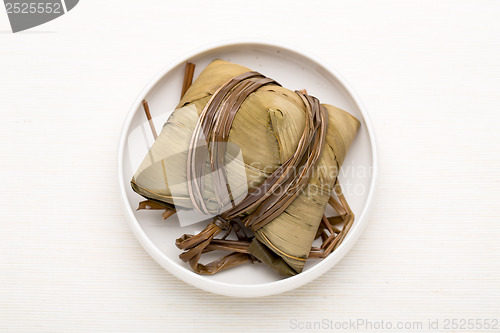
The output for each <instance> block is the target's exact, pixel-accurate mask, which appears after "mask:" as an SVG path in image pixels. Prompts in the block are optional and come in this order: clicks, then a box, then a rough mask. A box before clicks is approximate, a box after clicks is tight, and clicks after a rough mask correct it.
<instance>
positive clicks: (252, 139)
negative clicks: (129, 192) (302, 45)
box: [131, 60, 360, 275]
mask: <svg viewBox="0 0 500 333" xmlns="http://www.w3.org/2000/svg"><path fill="white" fill-rule="evenodd" d="M359 125H360V123H359V121H358V120H357V119H356V118H354V117H353V116H352V115H350V114H349V113H347V112H345V111H343V110H341V109H339V108H336V107H334V106H331V105H327V104H320V103H319V101H318V100H317V99H315V98H314V97H312V96H309V95H307V94H304V93H301V92H293V91H291V90H288V89H286V88H284V87H281V86H280V85H279V84H278V83H277V82H275V81H273V80H271V79H268V78H265V77H264V76H262V75H261V74H259V73H256V72H251V70H250V69H248V68H246V67H243V66H240V65H237V64H233V63H229V62H226V61H222V60H215V61H213V62H212V63H211V64H210V65H208V66H207V67H206V68H205V69H204V70H203V71H202V73H201V74H200V75H199V77H198V78H197V79H196V80H195V81H194V82H193V84H192V85H191V87H190V88H189V89H188V90H187V92H186V94H185V95H184V96H183V97H182V99H181V101H180V103H179V105H178V106H177V108H176V109H175V110H174V112H173V113H172V115H171V116H170V117H169V119H168V120H167V122H166V123H165V124H164V126H163V128H162V131H161V133H160V135H159V136H158V138H157V140H156V141H155V143H154V144H153V145H152V147H151V149H150V150H149V152H148V154H147V156H146V157H145V159H144V161H143V162H142V164H141V165H140V167H139V168H138V170H137V172H136V173H135V175H134V177H133V179H132V182H131V184H132V187H133V189H134V190H135V191H136V192H137V193H139V194H141V195H142V196H144V197H146V198H148V199H151V200H153V201H155V202H161V203H164V204H165V205H166V206H167V207H174V206H175V209H177V211H179V210H190V209H195V210H197V211H199V212H201V213H204V214H207V215H213V216H217V218H216V219H215V220H217V221H224V223H222V224H220V223H219V224H217V226H218V227H217V228H221V229H223V228H224V227H226V228H227V227H228V225H227V223H228V222H229V223H230V224H231V223H232V222H233V221H237V222H238V221H239V222H243V223H244V224H245V226H247V227H249V228H250V229H251V230H252V231H253V233H254V236H255V237H250V238H248V243H249V245H248V246H246V247H245V248H244V250H240V251H239V252H238V251H237V252H238V253H239V254H238V255H237V256H235V257H229V256H228V259H224V260H222V261H221V262H219V263H218V264H217V265H216V266H217V267H215V268H214V267H209V268H207V267H208V266H203V265H201V264H198V259H199V256H200V255H201V253H202V252H203V251H207V249H208V248H207V246H209V245H208V244H210V243H211V242H212V243H213V240H214V238H213V237H214V236H215V235H216V234H217V233H218V232H219V231H218V230H217V231H213V232H212V231H210V232H211V233H210V237H208V238H207V237H205V238H200V239H198V240H195V239H194V238H193V237H192V236H190V235H185V236H183V238H182V239H180V240H179V243H183V242H184V243H188V242H190V243H191V244H190V245H189V246H187V247H181V246H179V244H178V246H179V247H180V248H183V249H189V248H195V247H196V248H198V250H197V251H195V252H196V253H194V252H193V254H190V255H185V257H184V259H185V260H186V261H190V262H191V264H192V266H193V268H194V269H195V270H196V271H198V272H200V273H213V272H215V271H218V270H220V269H224V268H227V267H230V266H233V265H236V264H237V263H236V261H237V260H241V255H242V253H247V254H250V255H251V256H250V257H252V258H253V259H252V260H254V261H255V258H257V259H258V260H259V261H262V262H264V263H266V264H268V265H270V266H271V267H272V268H274V269H276V270H277V271H279V272H280V273H281V274H283V275H293V274H297V273H300V272H301V271H302V269H303V267H304V263H305V261H306V259H307V258H308V256H309V253H310V251H311V245H312V243H313V241H314V239H315V238H316V237H317V236H318V229H319V228H320V223H321V222H322V218H323V216H324V212H325V208H326V205H327V204H328V202H329V199H330V197H331V195H332V192H333V190H334V187H335V185H336V183H337V176H338V172H339V168H340V166H341V164H342V162H343V160H344V158H345V156H346V153H347V151H348V149H349V146H350V145H351V143H352V141H353V139H354V137H355V135H356V133H357V130H358V128H359ZM207 142H209V143H208V145H205V147H203V148H201V146H203V143H207ZM280 189H281V192H280V191H279V190H280ZM225 223H226V224H225ZM236 224H237V223H236ZM210 228H212V226H210ZM217 228H216V227H213V228H212V229H213V230H215V229H217ZM208 229H209V227H207V229H206V230H205V231H204V232H203V233H204V234H206V233H208ZM240 243H241V244H242V242H240ZM240 243H238V244H240ZM235 244H236V243H235ZM241 244H240V245H241ZM240 245H238V246H240ZM212 246H215V245H213V244H212ZM181 258H182V256H181ZM236 258H237V259H236ZM200 265H201V266H200Z"/></svg>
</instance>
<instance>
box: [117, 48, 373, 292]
mask: <svg viewBox="0 0 500 333" xmlns="http://www.w3.org/2000/svg"><path fill="white" fill-rule="evenodd" d="M250 45H255V46H264V47H274V48H279V49H282V50H284V51H287V52H292V53H296V54H298V55H299V56H301V57H304V58H306V59H308V60H310V61H311V62H313V63H316V64H318V65H319V66H321V67H322V68H324V69H325V70H327V71H328V72H329V74H331V75H332V76H333V77H334V78H335V79H336V80H337V81H338V82H339V83H340V84H341V85H342V86H343V87H344V89H345V90H346V91H347V93H348V94H349V95H350V97H351V98H352V100H353V101H354V103H355V104H356V105H357V107H358V109H359V111H360V113H361V115H362V116H363V120H364V125H365V127H366V130H367V132H368V137H369V141H370V144H371V151H372V156H371V158H372V164H373V165H372V178H371V181H370V189H369V192H368V196H367V199H366V202H365V204H364V206H363V209H362V211H361V213H360V214H359V216H358V217H357V218H356V220H357V223H355V224H354V225H353V226H352V228H351V230H350V231H349V232H348V233H347V235H346V238H345V239H344V241H343V242H342V243H341V245H340V246H339V247H338V248H337V249H336V250H335V256H332V255H330V256H329V257H328V258H326V259H324V260H322V261H321V262H320V263H318V264H316V265H315V266H314V267H312V268H311V269H309V270H306V271H303V272H302V273H300V274H297V275H295V276H292V277H289V278H286V279H282V280H278V281H273V282H266V283H261V284H255V285H235V284H230V283H227V282H221V281H216V280H211V279H208V278H206V277H205V276H203V275H199V274H196V273H195V272H193V271H190V270H188V269H186V268H184V267H182V266H180V265H178V264H177V263H175V262H174V261H173V260H172V259H170V258H169V257H167V256H166V255H164V254H163V253H162V252H161V251H160V250H159V249H158V248H157V247H156V245H155V244H154V243H153V242H152V241H151V240H150V239H149V237H148V236H147V235H146V233H145V231H144V230H143V229H142V227H141V226H140V224H139V222H138V221H137V219H136V218H135V216H134V213H133V210H132V207H130V205H129V203H128V200H127V195H126V190H125V183H124V182H123V163H122V161H123V153H124V148H125V142H126V137H127V133H128V130H129V128H130V124H131V122H132V119H133V117H134V116H135V113H136V110H137V109H138V107H139V106H140V104H141V102H142V100H143V99H144V97H145V96H146V95H147V93H148V92H149V91H150V90H151V89H152V88H153V87H154V86H155V85H156V84H157V83H158V82H159V80H161V79H162V78H163V77H164V76H165V75H167V74H168V72H170V71H171V70H172V69H173V68H175V67H177V66H179V65H181V64H183V63H185V62H187V61H188V60H189V59H191V58H193V57H196V56H198V55H201V54H203V53H205V52H209V51H213V50H215V49H219V48H225V47H231V46H250ZM377 176H378V160H377V146H376V141H375V134H374V130H373V126H372V123H371V119H370V117H369V115H368V112H367V111H366V108H365V107H364V105H363V103H362V102H361V100H360V99H359V97H358V96H357V94H356V93H355V91H354V90H353V88H352V87H351V86H350V85H349V83H348V82H347V81H346V80H345V79H344V78H343V77H342V76H341V75H340V74H339V73H338V72H337V71H336V70H335V69H333V68H332V67H331V66H330V65H328V64H327V63H325V62H324V61H322V60H321V59H319V58H317V57H316V56H313V55H311V54H309V53H308V52H306V51H304V50H301V49H300V48H297V47H294V46H291V45H288V44H285V43H282V42H277V41H270V40H263V39H236V40H235V39H231V40H225V41H219V42H215V43H210V44H207V45H205V46H202V47H199V48H197V49H195V50H193V51H191V52H189V53H187V54H185V55H183V56H181V57H179V58H177V59H176V60H175V61H173V62H171V63H170V64H168V65H166V66H165V67H163V68H162V69H161V70H160V71H159V72H158V73H157V74H156V75H155V76H154V77H153V78H152V79H151V80H150V81H149V82H148V83H147V85H146V86H145V87H144V88H143V89H142V90H141V92H140V93H139V94H138V96H137V98H136V99H135V101H134V103H133V104H132V106H131V108H130V109H129V111H128V114H127V117H126V119H125V121H124V124H123V127H122V131H121V134H120V141H119V145H118V185H119V189H120V199H121V200H120V201H121V203H122V209H123V211H124V213H125V216H126V217H127V222H128V225H129V227H130V229H131V230H132V232H133V233H134V235H135V236H136V238H137V239H138V240H139V243H140V244H141V245H142V247H143V248H144V249H145V250H146V252H148V253H149V255H150V256H151V257H152V258H153V259H154V260H155V261H156V262H157V263H158V264H159V265H160V266H162V267H163V268H164V269H165V270H167V271H168V272H169V273H171V274H173V275H174V276H176V277H177V278H178V279H180V280H182V281H184V282H186V283H188V284H190V285H192V286H194V287H196V288H200V289H202V290H205V291H208V292H212V293H215V294H219V295H225V296H234V297H262V296H269V295H275V294H279V293H283V292H286V291H289V290H292V289H295V288H298V287H301V286H303V285H305V284H307V283H309V282H311V281H313V280H314V279H316V278H318V277H319V276H321V275H323V274H324V273H326V272H327V271H328V270H330V269H331V268H332V267H334V266H335V265H336V264H337V263H338V262H339V261H340V260H341V259H342V258H343V257H344V256H345V255H346V254H347V252H348V251H349V250H350V249H351V248H352V246H353V245H354V244H355V243H356V241H357V240H358V238H359V236H360V235H361V233H362V232H363V230H364V228H365V227H366V224H367V215H368V212H369V210H370V207H371V204H372V201H373V196H374V193H375V187H376V182H377Z"/></svg>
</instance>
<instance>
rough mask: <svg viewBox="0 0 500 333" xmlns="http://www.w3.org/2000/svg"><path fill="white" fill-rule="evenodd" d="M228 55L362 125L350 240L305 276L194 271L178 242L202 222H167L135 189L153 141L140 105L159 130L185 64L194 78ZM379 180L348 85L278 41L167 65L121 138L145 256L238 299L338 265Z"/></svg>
mask: <svg viewBox="0 0 500 333" xmlns="http://www.w3.org/2000/svg"><path fill="white" fill-rule="evenodd" d="M216 58H221V59H224V60H228V61H231V62H235V63H238V64H241V65H244V66H246V67H248V68H250V69H253V70H256V71H259V72H261V73H263V74H264V75H266V76H268V77H271V78H273V79H275V80H276V81H278V82H280V83H281V84H282V85H283V86H284V87H287V88H289V89H292V90H295V89H303V88H305V89H307V92H308V93H309V94H311V95H313V96H316V97H318V98H319V100H320V101H321V102H322V103H327V104H333V105H336V106H338V107H340V108H342V109H344V110H347V111H348V112H350V113H351V114H353V115H354V116H356V117H357V118H358V119H359V120H360V121H361V128H360V131H359V133H358V135H357V137H356V139H355V141H354V143H353V145H352V146H351V149H350V150H349V153H348V155H347V157H346V159H345V161H344V164H343V166H342V169H341V174H340V177H339V180H340V183H341V185H342V187H343V190H344V193H345V196H346V198H347V200H348V202H349V205H350V206H351V208H352V210H353V211H354V213H355V216H356V220H355V222H354V224H353V226H352V228H351V230H350V231H349V233H348V235H347V237H346V238H345V239H344V241H343V243H342V244H341V245H340V246H339V247H338V248H337V249H336V250H335V252H333V253H332V254H331V255H329V256H328V257H327V258H326V259H324V260H321V261H320V260H308V263H307V264H306V267H305V269H304V271H303V272H302V273H300V274H298V275H296V276H293V277H289V278H281V277H280V276H278V275H277V274H275V273H274V272H273V271H272V270H271V269H269V268H267V267H265V265H259V264H255V265H252V264H245V265H241V266H239V267H235V268H232V269H229V270H226V271H222V272H219V273H217V274H215V275H213V276H202V275H198V274H196V273H194V272H192V271H191V269H190V268H189V267H188V265H187V264H186V263H184V262H182V261H181V260H180V259H179V257H178V256H179V254H180V250H179V249H177V248H176V246H175V239H176V238H178V237H180V235H182V234H184V233H197V232H199V231H201V230H202V229H203V225H200V224H194V225H190V226H186V227H183V228H181V227H180V226H179V224H178V222H177V221H176V220H175V218H170V219H169V220H167V221H163V220H162V218H161V212H160V211H144V210H143V211H136V208H137V205H138V203H139V201H141V200H144V198H142V197H140V196H139V195H137V194H136V193H135V192H133V191H132V189H131V187H130V179H131V178H132V175H133V173H134V172H135V170H136V169H137V167H138V166H139V164H140V163H141V161H142V159H143V158H144V156H145V155H146V153H147V151H148V149H149V147H150V146H151V144H152V143H153V137H152V135H151V131H150V129H149V125H148V123H147V121H146V118H145V115H144V112H143V110H142V106H141V101H142V100H143V99H144V98H145V99H147V100H148V102H149V106H150V109H151V114H152V117H153V121H154V123H155V125H156V128H157V130H159V129H160V128H161V126H162V125H163V123H164V122H165V121H166V120H167V118H168V116H169V114H170V113H171V112H172V111H173V109H174V107H175V106H176V105H177V103H178V101H179V96H180V90H181V86H182V78H183V75H184V66H185V63H186V62H188V61H189V62H193V63H195V64H196V71H195V78H196V76H197V75H198V74H199V73H200V71H201V70H203V68H205V66H206V65H208V64H209V63H210V62H211V61H212V60H213V59H216ZM376 175H377V155H376V147H375V141H374V135H373V130H372V126H371V124H370V121H369V119H368V115H367V113H366V110H365V109H364V107H363V105H362V104H361V102H360V101H359V99H358V98H357V97H356V95H355V93H354V91H353V90H352V88H350V87H349V85H348V84H347V82H346V81H345V80H344V79H343V78H342V77H341V76H340V75H339V74H338V73H337V72H336V71H335V70H333V69H332V68H331V67H329V66H328V65H327V64H325V63H324V62H322V61H321V60H319V59H317V58H315V57H313V56H311V55H308V54H306V53H305V52H303V51H301V50H299V49H296V48H293V47H290V46H284V45H282V44H280V43H275V42H272V43H271V42H262V41H237V42H224V43H218V44H215V45H210V46H209V47H205V48H203V49H200V50H197V51H196V52H193V53H191V54H188V55H187V56H185V57H183V58H181V59H179V60H178V61H176V62H175V63H173V64H171V65H169V66H167V67H166V68H164V69H163V70H161V71H160V73H159V74H158V75H157V76H156V77H154V78H153V79H152V80H151V82H150V83H149V84H148V85H147V86H146V87H145V88H144V90H143V91H142V93H140V94H139V96H138V97H137V100H136V101H135V103H134V105H133V106H132V108H131V109H130V111H129V114H128V116H127V119H126V121H125V124H124V126H123V132H122V134H121V138H120V145H119V151H118V181H119V186H120V194H121V199H122V202H123V208H124V212H125V216H126V217H127V220H128V222H129V225H130V228H131V229H132V231H133V232H134V234H135V235H136V237H137V239H138V240H139V242H140V243H141V244H142V246H143V247H144V248H145V249H146V251H147V252H148V253H149V254H150V255H151V256H152V257H153V258H154V259H155V260H156V261H157V262H158V263H159V264H160V265H161V266H163V267H164V268H165V269H166V270H167V271H169V272H170V273H172V274H173V275H175V276H176V277H178V278H179V279H181V280H183V281H185V282H187V283H189V284H191V285H193V286H195V287H198V288H201V289H204V290H206V291H210V292H213V293H217V294H222V295H228V296H239V297H256V296H266V295H272V294H278V293H281V292H284V291H288V290H291V289H294V288H297V287H300V286H302V285H304V284H306V283H308V282H310V281H312V280H314V279H315V278H317V277H318V276H320V275H321V274H323V273H325V272H326V271H327V270H329V269H330V268H332V267H333V266H335V264H337V263H338V262H339V261H340V259H342V257H343V256H344V255H345V254H346V253H347V251H349V249H350V248H351V247H352V246H353V245H354V243H355V242H356V240H357V239H358V237H359V235H360V234H361V232H362V231H363V228H364V226H365V224H366V215H367V212H368V208H369V206H370V202H371V201H372V197H373V193H374V187H375V180H376Z"/></svg>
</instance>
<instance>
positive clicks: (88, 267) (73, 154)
mask: <svg viewBox="0 0 500 333" xmlns="http://www.w3.org/2000/svg"><path fill="white" fill-rule="evenodd" d="M499 17H500V2H499V1H439V2H438V1H377V2H372V1H349V2H348V1H345V2H337V1H328V2H327V1H309V2H306V1H245V2H241V1H219V2H217V4H215V3H214V2H213V1H176V2H172V1H160V0H157V1H156V0H155V1H141V2H139V1H118V0H109V1H97V0H82V1H81V2H80V3H79V4H78V5H77V7H75V8H74V9H73V10H72V11H71V12H69V13H68V14H67V15H65V16H63V17H61V18H58V19H56V20H54V21H52V22H49V23H47V24H45V25H42V26H39V27H37V28H34V29H31V30H28V31H26V32H21V33H18V34H12V33H11V32H10V27H9V24H8V19H7V15H6V14H5V13H4V12H3V11H2V13H0V113H1V118H0V155H1V160H0V161H1V163H0V171H1V176H2V177H1V185H0V189H1V192H0V193H1V194H0V198H1V202H2V203H1V206H0V207H1V208H0V331H1V332H111V331H113V332H157V331H168V330H172V331H178V330H184V331H200V332H206V331H216V332H222V331H227V332H236V331H241V330H244V331H251V330H257V329H264V330H266V331H289V330H291V331H299V330H300V329H301V328H303V329H304V330H305V331H313V329H309V330H308V329H307V328H308V327H309V325H311V327H313V328H314V325H316V330H320V331H331V329H332V330H335V328H336V327H337V328H338V327H340V326H339V325H344V323H349V321H351V322H352V321H357V320H365V327H362V326H359V327H358V329H360V330H364V331H382V329H378V330H376V328H377V325H378V327H380V324H381V323H380V322H381V321H384V323H385V324H386V325H387V322H390V323H391V325H394V326H393V328H395V327H396V325H398V324H404V325H409V324H408V323H410V324H413V323H415V322H416V323H418V322H422V323H423V324H422V325H423V326H422V330H421V331H429V330H430V329H433V328H434V327H429V320H431V326H435V323H437V324H438V325H439V326H438V329H436V330H434V331H442V332H452V331H454V330H453V329H452V328H453V327H452V322H451V320H452V319H458V320H460V319H464V320H467V319H474V320H476V319H479V323H481V322H482V323H483V324H482V325H481V326H484V319H490V322H491V321H492V320H493V322H494V320H495V319H496V320H497V322H498V320H499V319H500V241H499V236H500V221H499V215H500V208H499V207H500V205H499V203H498V201H499V197H500V183H499V182H500V157H499V152H500V149H499V144H500V129H499V126H500V20H499ZM240 37H247V38H248V37H251V38H267V39H271V40H272V39H274V40H278V41H281V42H285V43H289V44H292V45H295V46H298V47H302V48H303V49H306V50H307V51H309V52H310V53H312V54H314V55H316V56H318V57H319V58H321V59H323V60H325V61H327V62H328V63H329V64H330V65H331V66H333V67H334V68H335V69H337V70H338V71H339V72H340V73H342V74H343V76H344V77H345V78H346V79H347V80H348V81H349V82H350V83H351V84H352V86H353V87H354V88H355V90H356V91H357V92H358V94H359V95H360V97H361V98H362V100H363V101H364V103H365V105H366V107H367V109H368V112H369V114H370V115H371V117H372V121H373V123H374V126H375V130H376V137H377V140H378V148H379V153H380V156H379V160H380V174H379V182H378V190H377V193H376V197H375V201H374V205H373V209H372V214H371V216H370V218H369V224H368V227H367V228H366V231H365V232H364V234H363V235H362V237H361V238H360V240H359V241H358V242H357V243H356V245H355V246H354V248H353V249H352V251H351V252H350V253H349V254H348V255H347V256H346V257H345V258H344V259H343V260H342V261H341V263H340V264H339V265H337V266H336V267H335V268H334V269H332V270H331V271H329V272H328V273H327V274H325V275H324V276H322V277H321V278H319V279H317V280H316V281H314V282H313V283H310V284H309V285H307V286H305V287H302V288H299V289H297V290H294V291H291V292H288V293H285V294H281V295H278V296H272V297H266V298H259V299H236V298H229V297H223V296H217V295H213V294H209V293H207V292H204V291H200V290H197V289H195V288H193V287H191V286H189V285H186V284H185V283H184V282H182V281H179V280H177V279H176V278H175V277H173V276H172V275H170V274H169V273H167V272H165V271H164V270H163V269H162V268H161V267H160V266H159V265H157V264H156V263H155V262H154V261H153V260H152V259H151V258H150V257H149V256H148V255H147V254H146V252H145V251H144V250H143V248H142V247H141V246H140V245H139V243H138V242H137V240H136V239H135V238H134V236H133V235H132V233H131V231H130V230H129V228H128V226H127V223H126V221H125V218H124V216H123V214H122V212H121V209H120V202H119V196H118V190H117V182H116V158H117V144H118V139H119V135H120V131H121V127H122V123H123V121H124V119H125V117H126V114H127V111H128V109H129V107H130V106H131V104H132V102H133V101H134V99H135V97H136V96H137V94H138V93H139V91H140V90H141V89H142V88H143V87H144V85H145V84H146V83H147V82H148V81H149V80H150V79H151V78H152V76H153V75H154V74H155V73H156V72H158V71H159V70H160V69H161V68H162V67H163V66H164V65H166V64H168V63H169V62H171V61H173V60H174V59H176V58H177V57H180V56H181V55H183V54H185V53H186V52H189V51H192V50H193V49H195V48H197V47H199V46H201V45H204V44H207V43H209V42H214V41H220V40H224V39H231V38H240ZM447 320H448V321H449V323H448V327H446V322H447ZM318 323H320V324H321V325H320V326H321V327H320V326H318ZM339 323H340V324H339ZM370 323H371V325H372V327H371V328H370V326H368V325H369V324H370ZM467 325H470V322H467ZM497 325H498V326H497V328H498V329H497V330H492V329H490V330H486V331H489V332H492V331H496V332H498V331H500V324H497ZM408 327H409V326H408ZM417 328H418V327H417ZM346 330H350V331H354V329H353V326H349V327H348V326H345V325H344V329H338V330H337V331H346ZM392 331H399V332H405V331H411V330H409V329H404V328H402V329H399V330H395V329H393V330H392ZM457 331H461V332H463V331H464V330H460V329H457ZM465 331H467V332H472V331H478V332H483V331H485V330H484V329H480V328H479V324H478V323H477V322H473V324H472V326H471V327H470V329H466V330H465Z"/></svg>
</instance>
